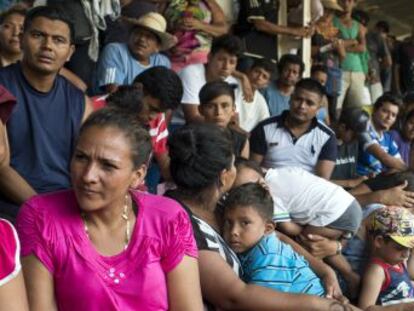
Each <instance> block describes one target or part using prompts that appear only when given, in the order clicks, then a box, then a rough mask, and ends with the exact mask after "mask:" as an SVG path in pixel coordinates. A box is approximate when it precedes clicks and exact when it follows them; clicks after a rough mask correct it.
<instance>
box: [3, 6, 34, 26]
mask: <svg viewBox="0 0 414 311" xmlns="http://www.w3.org/2000/svg"><path fill="white" fill-rule="evenodd" d="M14 14H17V15H21V16H23V17H25V16H26V14H27V8H26V7H25V6H24V5H21V4H16V5H14V6H11V7H10V8H9V9H8V10H6V11H4V12H2V13H1V14H0V25H2V24H3V23H4V21H5V20H6V19H7V18H8V17H9V16H10V15H14Z"/></svg>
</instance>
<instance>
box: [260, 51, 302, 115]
mask: <svg viewBox="0 0 414 311" xmlns="http://www.w3.org/2000/svg"><path fill="white" fill-rule="evenodd" d="M277 70H278V73H279V77H278V78H277V80H276V81H274V82H272V83H270V85H269V86H268V87H267V88H266V89H264V90H263V95H264V97H265V99H266V102H267V106H268V107H269V112H270V115H271V116H278V115H280V114H281V113H282V112H283V111H285V110H287V109H289V101H290V96H291V95H292V93H293V91H294V89H295V85H296V83H297V82H298V81H299V80H300V79H301V78H302V74H303V71H304V70H305V64H304V63H303V61H302V60H301V59H300V57H299V56H296V55H292V54H286V55H283V56H282V58H281V59H280V61H279V62H278V65H277Z"/></svg>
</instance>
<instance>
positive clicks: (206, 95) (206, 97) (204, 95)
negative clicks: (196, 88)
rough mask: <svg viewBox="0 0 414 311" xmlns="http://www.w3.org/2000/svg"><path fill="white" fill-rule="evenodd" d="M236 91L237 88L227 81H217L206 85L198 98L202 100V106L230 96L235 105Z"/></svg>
mask: <svg viewBox="0 0 414 311" xmlns="http://www.w3.org/2000/svg"><path fill="white" fill-rule="evenodd" d="M234 89H235V86H234V85H231V84H229V83H227V82H225V81H221V80H217V81H212V82H208V83H206V84H204V86H203V87H202V88H201V90H200V93H199V95H198V97H199V98H200V105H205V104H208V103H209V102H211V101H212V100H213V99H215V98H217V97H219V96H221V95H228V96H230V97H231V99H232V100H233V105H234V101H235V98H234Z"/></svg>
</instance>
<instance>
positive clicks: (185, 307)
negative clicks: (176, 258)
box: [167, 256, 203, 311]
mask: <svg viewBox="0 0 414 311" xmlns="http://www.w3.org/2000/svg"><path fill="white" fill-rule="evenodd" d="M167 287H168V301H169V310H171V311H193V310H194V311H197V310H199V311H202V310H203V301H202V299H201V289H200V278H199V272H198V265H197V259H195V258H192V257H188V256H184V258H183V260H182V261H181V262H180V263H179V264H178V266H176V267H175V268H174V269H173V270H172V271H170V272H169V273H168V274H167Z"/></svg>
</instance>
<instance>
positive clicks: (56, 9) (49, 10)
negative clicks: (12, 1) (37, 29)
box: [23, 4, 75, 43]
mask: <svg viewBox="0 0 414 311" xmlns="http://www.w3.org/2000/svg"><path fill="white" fill-rule="evenodd" d="M38 17H44V18H47V19H50V20H52V21H60V22H63V23H65V24H66V25H67V26H68V27H69V32H70V43H73V42H74V40H75V28H74V25H73V22H72V20H71V19H70V17H69V15H68V14H67V13H66V12H65V10H64V9H63V7H62V6H61V5H59V4H55V5H46V6H43V5H41V6H37V7H34V8H32V9H30V10H29V12H28V13H27V14H26V18H25V20H24V24H23V32H26V31H27V30H28V29H29V28H30V26H31V25H32V23H33V20H35V19H36V18H38Z"/></svg>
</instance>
